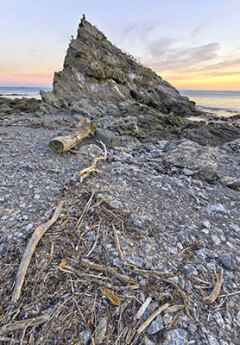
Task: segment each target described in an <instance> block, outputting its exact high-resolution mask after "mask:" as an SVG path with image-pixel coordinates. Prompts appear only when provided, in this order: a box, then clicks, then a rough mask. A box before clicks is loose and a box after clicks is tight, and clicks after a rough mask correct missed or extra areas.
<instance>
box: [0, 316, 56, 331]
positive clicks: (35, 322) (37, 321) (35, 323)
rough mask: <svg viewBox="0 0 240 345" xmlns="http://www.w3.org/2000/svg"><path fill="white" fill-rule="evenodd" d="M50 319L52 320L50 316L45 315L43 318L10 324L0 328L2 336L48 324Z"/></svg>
mask: <svg viewBox="0 0 240 345" xmlns="http://www.w3.org/2000/svg"><path fill="white" fill-rule="evenodd" d="M49 319H50V315H49V314H43V315H41V316H38V317H34V318H32V319H25V320H19V321H14V322H10V323H8V324H6V325H4V326H2V327H1V328H0V335H3V334H6V333H9V332H13V331H17V330H24V329H26V328H27V327H33V326H38V325H41V324H43V323H45V322H47V321H48V320H49Z"/></svg>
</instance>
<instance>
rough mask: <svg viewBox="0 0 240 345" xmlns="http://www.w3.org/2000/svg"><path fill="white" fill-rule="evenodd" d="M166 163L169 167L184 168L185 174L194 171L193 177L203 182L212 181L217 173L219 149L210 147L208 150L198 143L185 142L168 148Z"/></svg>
mask: <svg viewBox="0 0 240 345" xmlns="http://www.w3.org/2000/svg"><path fill="white" fill-rule="evenodd" d="M164 161H165V163H166V164H168V165H174V166H176V167H179V168H183V172H184V171H185V172H186V169H187V171H192V172H193V174H191V175H194V176H196V177H198V178H200V179H201V180H206V181H212V180H214V179H215V175H216V171H217V164H218V149H217V148H210V147H208V148H207V149H206V148H205V147H202V146H200V145H198V144H197V143H194V142H192V141H189V140H184V141H183V142H182V143H180V144H178V143H176V145H175V146H174V145H172V147H171V148H170V149H169V148H168V150H167V153H166V155H165V158H164ZM184 169H185V170H184ZM188 175H189V174H188Z"/></svg>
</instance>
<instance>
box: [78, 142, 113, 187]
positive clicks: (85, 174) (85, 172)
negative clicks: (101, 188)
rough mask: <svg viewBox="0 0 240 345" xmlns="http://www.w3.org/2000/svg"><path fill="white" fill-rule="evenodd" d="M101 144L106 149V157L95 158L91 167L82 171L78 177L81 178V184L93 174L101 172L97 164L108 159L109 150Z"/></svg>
mask: <svg viewBox="0 0 240 345" xmlns="http://www.w3.org/2000/svg"><path fill="white" fill-rule="evenodd" d="M100 144H101V145H102V147H103V148H104V156H102V157H95V158H94V160H93V162H92V164H91V166H90V167H88V168H84V169H82V170H81V171H80V172H79V173H78V174H77V176H80V180H81V182H83V180H84V179H85V178H86V177H88V176H89V175H90V174H92V173H94V172H101V171H100V170H99V169H97V162H99V161H105V160H106V159H107V149H106V145H105V144H104V143H103V142H101V141H100Z"/></svg>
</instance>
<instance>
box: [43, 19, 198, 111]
mask: <svg viewBox="0 0 240 345" xmlns="http://www.w3.org/2000/svg"><path fill="white" fill-rule="evenodd" d="M41 95H42V98H43V100H44V101H45V102H46V104H47V105H48V107H49V109H50V110H51V111H52V112H54V111H56V110H57V111H59V110H67V109H71V111H73V112H74V111H75V112H76V113H84V114H85V115H88V116H97V117H101V116H104V115H114V116H119V115H121V116H124V115H126V114H128V115H130V114H133V113H134V114H135V113H136V112H143V111H144V112H145V113H147V111H149V110H150V111H151V110H152V111H156V110H157V111H158V112H159V111H160V112H163V113H166V114H168V113H170V112H173V113H176V114H178V115H184V114H186V113H188V114H189V113H191V112H193V111H194V106H195V104H194V102H191V101H189V100H188V99H187V98H186V97H182V96H181V95H180V93H179V92H178V91H177V90H176V89H175V88H174V87H173V86H171V85H170V84H169V83H168V82H166V81H164V80H163V79H162V78H161V77H160V76H158V75H157V74H156V73H154V72H153V71H152V70H151V69H149V68H146V67H143V66H141V65H140V64H139V63H137V62H136V61H135V60H134V59H133V58H132V57H130V56H129V55H127V54H125V53H123V52H122V51H121V50H120V49H118V48H117V47H115V46H114V45H112V43H111V42H110V41H108V40H107V38H106V36H105V35H104V34H103V33H102V32H101V31H99V30H98V29H97V28H96V27H94V26H93V25H91V24H90V23H89V22H88V21H86V20H85V19H84V18H83V19H82V20H81V23H80V25H79V28H78V34H77V38H76V39H73V40H72V41H71V43H70V45H69V48H68V51H67V55H66V57H65V61H64V68H63V70H62V71H61V72H59V73H55V76H54V81H53V91H52V92H42V93H41Z"/></svg>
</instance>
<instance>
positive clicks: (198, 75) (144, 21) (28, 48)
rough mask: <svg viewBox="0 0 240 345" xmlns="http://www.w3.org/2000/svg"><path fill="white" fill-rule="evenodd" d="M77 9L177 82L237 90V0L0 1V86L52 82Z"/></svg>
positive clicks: (239, 65)
mask: <svg viewBox="0 0 240 345" xmlns="http://www.w3.org/2000/svg"><path fill="white" fill-rule="evenodd" d="M83 13H84V14H85V15H86V18H87V20H89V21H90V22H91V23H93V24H95V25H96V26H97V27H98V28H99V29H100V30H102V31H103V32H104V33H105V34H106V36H107V37H108V39H109V40H110V41H112V42H113V43H114V44H116V45H117V46H118V47H119V48H121V49H123V50H124V51H127V52H129V53H130V54H132V55H134V56H135V57H136V58H137V59H138V60H139V61H140V62H141V63H143V64H144V65H146V66H149V67H151V68H152V69H153V70H154V71H156V72H157V73H158V74H159V75H161V76H162V77H163V78H164V79H166V80H167V81H169V82H170V83H172V84H173V85H174V86H175V87H177V88H180V89H202V90H204V89H208V90H240V39H239V36H240V20H239V14H240V0H201V1H196V0H148V1H147V0H131V1H130V0H121V1H114V0H101V1H99V0H41V1H40V0H0V43H1V44H0V86H7V85H8V86H13V85H16V86H17V85H19V86H51V84H52V79H53V73H54V71H59V70H61V69H62V65H63V60H64V56H65V54H66V50H67V47H68V44H69V41H70V37H71V35H73V36H74V37H75V36H76V33H77V28H78V24H79V21H80V18H81V17H82V14H83Z"/></svg>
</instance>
